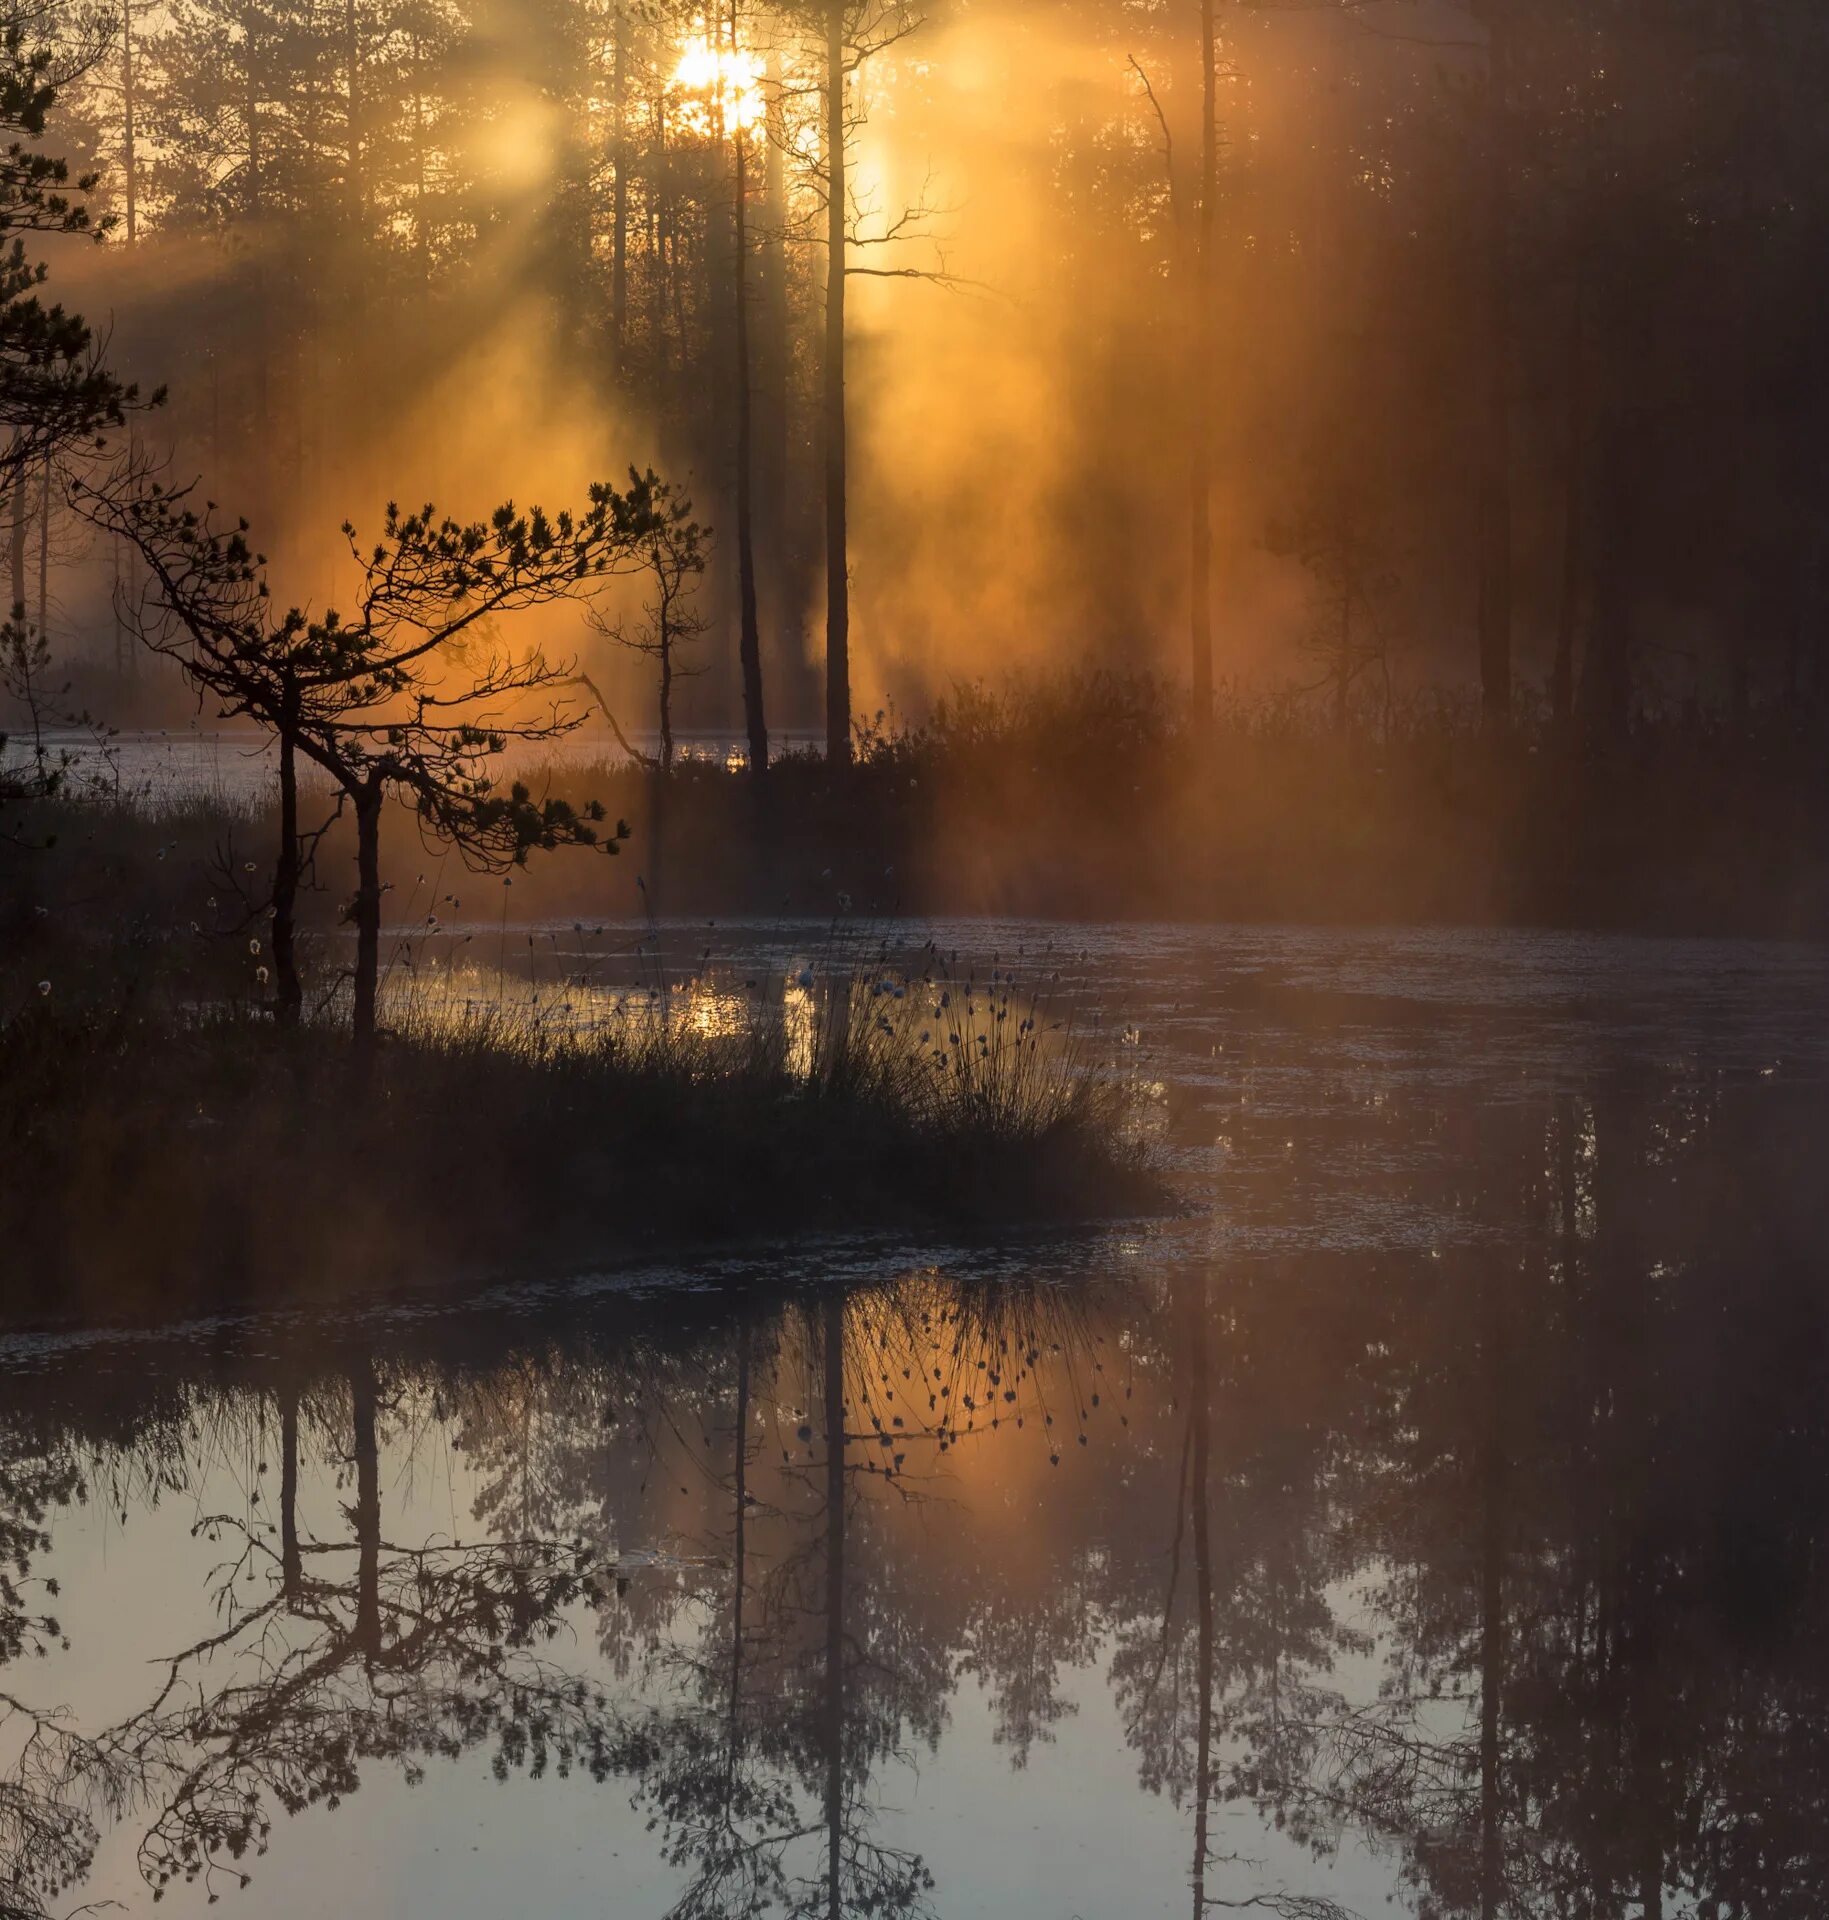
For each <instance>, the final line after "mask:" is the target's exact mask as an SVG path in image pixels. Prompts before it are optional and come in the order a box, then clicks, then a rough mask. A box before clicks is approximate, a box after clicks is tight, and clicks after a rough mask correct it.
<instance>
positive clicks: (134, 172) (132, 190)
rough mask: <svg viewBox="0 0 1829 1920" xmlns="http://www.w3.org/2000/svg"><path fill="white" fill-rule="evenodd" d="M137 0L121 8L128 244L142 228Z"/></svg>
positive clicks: (123, 167)
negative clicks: (135, 39)
mask: <svg viewBox="0 0 1829 1920" xmlns="http://www.w3.org/2000/svg"><path fill="white" fill-rule="evenodd" d="M135 92H136V88H135V83H134V70H133V0H125V4H124V5H123V6H122V8H121V123H122V124H121V190H122V193H123V195H124V197H125V200H126V207H125V209H124V211H125V213H126V216H127V219H126V225H127V244H128V245H129V246H132V244H133V243H134V241H135V240H136V239H137V238H138V237H139V231H140V166H139V151H138V149H139V141H138V139H137V138H136V135H135V132H134V107H135V104H136V101H135Z"/></svg>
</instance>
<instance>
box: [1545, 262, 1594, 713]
mask: <svg viewBox="0 0 1829 1920" xmlns="http://www.w3.org/2000/svg"><path fill="white" fill-rule="evenodd" d="M1587 283H1588V268H1587V258H1586V249H1585V248H1583V249H1582V250H1581V251H1580V252H1578V254H1577V256H1576V261H1575V289H1574V293H1573V296H1572V298H1571V300H1570V304H1569V334H1568V342H1567V346H1566V348H1565V351H1564V355H1563V362H1564V373H1563V379H1564V383H1565V386H1566V388H1567V393H1566V398H1567V402H1568V419H1567V423H1566V425H1565V427H1564V430H1563V450H1562V452H1563V461H1564V467H1563V479H1562V586H1561V593H1560V597H1559V599H1558V602H1557V607H1556V653H1555V658H1554V659H1553V660H1552V662H1551V664H1550V725H1551V728H1552V730H1553V731H1554V733H1555V736H1556V738H1557V739H1558V740H1559V741H1564V742H1566V741H1567V739H1568V738H1569V732H1570V729H1571V727H1572V726H1573V724H1574V718H1575V628H1576V623H1577V620H1578V618H1579V615H1580V608H1581V516H1582V511H1583V508H1584V506H1585V498H1584V489H1583V487H1582V484H1581V476H1582V458H1583V453H1584V449H1585V447H1586V443H1587V436H1586V434H1585V432H1584V431H1583V423H1584V418H1585V410H1586V404H1587V383H1586V381H1585V380H1584V379H1583V378H1582V363H1583V354H1582V342H1583V336H1584V334H1585V332H1586V329H1587Z"/></svg>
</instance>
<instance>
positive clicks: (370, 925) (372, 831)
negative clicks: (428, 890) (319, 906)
mask: <svg viewBox="0 0 1829 1920" xmlns="http://www.w3.org/2000/svg"><path fill="white" fill-rule="evenodd" d="M355 921H356V975H355V992H354V999H353V1004H352V1007H351V1016H350V1018H351V1031H352V1033H353V1035H354V1039H355V1044H356V1053H357V1055H358V1057H359V1058H361V1059H363V1060H366V1059H367V1058H368V1057H369V1056H370V1055H371V1054H372V1053H373V1052H374V1047H375V1033H376V1006H377V1002H378V1001H379V999H380V991H381V793H380V790H379V789H378V788H375V787H367V788H365V789H364V790H363V791H362V792H361V793H359V794H358V795H357V796H356V902H355Z"/></svg>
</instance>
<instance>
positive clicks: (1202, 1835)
mask: <svg viewBox="0 0 1829 1920" xmlns="http://www.w3.org/2000/svg"><path fill="white" fill-rule="evenodd" d="M1188 1302H1189V1321H1190V1324H1189V1326H1188V1329H1187V1340H1188V1374H1189V1378H1188V1410H1189V1412H1188V1417H1189V1418H1190V1420H1191V1421H1192V1422H1193V1429H1194V1431H1193V1446H1192V1449H1191V1459H1190V1469H1191V1481H1190V1487H1189V1499H1190V1500H1191V1502H1192V1504H1193V1521H1194V1602H1195V1605H1196V1606H1197V1607H1198V1609H1199V1618H1198V1619H1197V1620H1196V1622H1195V1662H1194V1671H1195V1684H1196V1685H1197V1686H1198V1687H1199V1689H1200V1700H1199V1703H1198V1706H1197V1709H1196V1717H1195V1740H1196V1749H1195V1765H1194V1912H1193V1920H1202V1915H1203V1913H1204V1911H1205V1908H1206V1892H1207V1853H1208V1848H1209V1845H1210V1842H1209V1838H1208V1835H1209V1822H1210V1820H1211V1818H1212V1801H1213V1546H1212V1538H1211V1516H1210V1514H1209V1512H1208V1487H1209V1483H1210V1479H1211V1469H1210V1456H1211V1449H1212V1418H1213V1415H1212V1405H1211V1386H1210V1382H1209V1378H1208V1370H1207V1336H1208V1325H1207V1322H1208V1311H1207V1309H1208V1280H1207V1276H1206V1274H1204V1273H1203V1274H1202V1275H1201V1277H1200V1284H1199V1286H1198V1288H1195V1287H1193V1286H1190V1287H1189V1290H1188Z"/></svg>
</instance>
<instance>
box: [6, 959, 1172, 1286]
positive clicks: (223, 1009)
mask: <svg viewBox="0 0 1829 1920" xmlns="http://www.w3.org/2000/svg"><path fill="white" fill-rule="evenodd" d="M45 984H46V986H47V987H48V985H49V983H48V982H47V983H45ZM28 1000H29V1004H26V1005H24V1006H23V1007H19V1008H17V1010H15V1011H12V1017H11V1018H9V1019H8V1020H7V1021H6V1023H5V1025H4V1027H3V1028H0V1155H3V1156H4V1164H5V1166H6V1169H7V1178H6V1180H5V1182H4V1186H3V1187H0V1234H3V1235H4V1237H5V1241H6V1244H7V1246H8V1248H9V1261H10V1265H11V1270H12V1273H13V1275H14V1276H15V1279H14V1282H13V1283H12V1285H11V1286H10V1287H9V1297H8V1310H9V1311H10V1312H11V1313H12V1314H14V1315H15V1316H20V1315H24V1316H28V1317H30V1316H35V1315H43V1314H47V1313H51V1314H62V1313H65V1312H70V1311H75V1312H79V1313H83V1314H86V1315H88V1316H90V1317H98V1316H104V1315H114V1316H118V1315H126V1316H129V1317H137V1316H142V1315H163V1314H170V1313H173V1312H185V1311H195V1310H200V1309H213V1308H224V1307H233V1306H238V1305H244V1304H245V1305H253V1304H262V1305H270V1304H273V1303H275V1302H281V1301H287V1300H294V1301H297V1300H320V1301H321V1300H330V1299H338V1298H367V1297H372V1296H373V1295H374V1294H376V1293H377V1292H380V1291H383V1290H386V1289H390V1288H398V1287H421V1288H423V1287H426V1286H440V1287H447V1288H448V1287H451V1286H454V1285H455V1286H461V1285H463V1284H465V1283H470V1284H474V1283H476V1282H477V1281H479V1280H480V1279H482V1278H484V1277H485V1276H490V1275H499V1274H501V1273H503V1272H505V1271H514V1270H519V1269H524V1268H527V1267H529V1266H531V1265H533V1264H534V1263H538V1264H539V1265H540V1267H541V1270H543V1271H547V1272H550V1271H551V1270H552V1265H553V1263H554V1262H562V1263H569V1264H571V1265H573V1266H577V1265H580V1264H584V1265H591V1266H596V1265H604V1266H613V1265H616V1264H619V1263H622V1262H626V1261H629V1260H632V1259H636V1258H640V1257H643V1256H645V1255H652V1254H655V1253H659V1252H669V1251H674V1250H684V1249H689V1248H691V1247H694V1246H698V1245H702V1244H708V1243H716V1242H720V1241H727V1240H729V1239H731V1238H732V1237H734V1236H739V1235H741V1236H744V1237H747V1238H749V1239H751V1240H752V1241H756V1242H766V1241H769V1240H771V1239H779V1238H780V1237H783V1236H788V1235H792V1234H797V1233H802V1232H807V1231H826V1230H840V1231H871V1232H874V1231H910V1230H912V1231H923V1232H931V1231H936V1230H937V1231H946V1232H971V1231H977V1230H982V1229H985V1228H988V1227H992V1226H997V1225H1006V1224H1011V1223H1042V1222H1058V1221H1063V1220H1071V1219H1085V1218H1088V1217H1092V1216H1099V1215H1113V1214H1124V1213H1131V1212H1142V1211H1152V1210H1159V1209H1160V1208H1161V1207H1162V1206H1163V1205H1164V1204H1165V1193H1164V1189H1163V1187H1162V1186H1161V1184H1160V1183H1159V1181H1158V1180H1157V1179H1156V1177H1155V1176H1154V1175H1153V1173H1152V1172H1151V1170H1150V1168H1149V1166H1148V1165H1147V1164H1146V1160H1145V1157H1144V1153H1143V1150H1142V1149H1141V1147H1140V1146H1138V1145H1137V1144H1136V1143H1135V1136H1134V1132H1133V1130H1132V1129H1130V1128H1129V1126H1128V1124H1127V1116H1126V1112H1125V1107H1126V1102H1127V1098H1128V1096H1127V1094H1126V1091H1125V1089H1124V1088H1123V1086H1122V1085H1121V1084H1120V1083H1119V1082H1118V1081H1116V1080H1115V1079H1113V1078H1112V1077H1110V1076H1108V1075H1105V1074H1102V1073H1098V1072H1095V1071H1092V1070H1091V1067H1090V1064H1089V1062H1088V1060H1087V1059H1086V1057H1085V1056H1084V1054H1083V1053H1082V1051H1081V1049H1080V1047H1079V1045H1078V1043H1077V1041H1076V1038H1075V1036H1074V1034H1073V1033H1072V1031H1071V1030H1070V1029H1069V1027H1068V1025H1067V1024H1066V1023H1065V1022H1064V1021H1060V1022H1054V1021H1050V1020H1048V1019H1047V1017H1046V1015H1045V1011H1044V1009H1043V1008H1042V1006H1041V1004H1040V1003H1039V1002H1037V1001H1035V1000H1032V999H1027V998H1024V997H1023V995H1022V994H1021V993H1020V992H1019V990H1018V987H1017V984H1016V982H1015V981H1014V979H1013V978H1012V977H1008V976H1004V975H1002V974H998V975H996V976H995V977H993V978H992V979H991V980H989V981H984V980H979V981H970V980H961V981H949V980H947V979H946V978H945V977H944V973H943V970H941V969H938V968H929V969H927V970H925V972H923V971H919V970H916V971H907V972H904V971H899V970H898V971H894V972H892V971H890V970H889V969H887V968H886V967H882V966H877V967H874V968H871V969H868V970H863V971H860V970H858V969H856V968H855V967H851V966H846V967H844V968H834V969H833V970H832V971H830V972H822V973H821V974H820V975H819V976H818V977H815V975H814V973H813V972H812V970H811V969H807V970H805V971H803V972H801V973H799V974H797V975H796V976H795V977H793V978H791V979H790V980H788V981H787V982H786V983H785V986H784V985H783V984H782V983H781V982H779V981H776V982H773V983H771V985H770V987H769V988H768V989H767V990H766V991H765V990H763V989H762V988H761V987H760V986H758V987H756V988H755V989H754V990H752V991H751V992H750V993H749V994H748V995H747V996H744V995H742V994H740V993H736V992H728V993H726V992H718V993H703V992H694V991H685V992H680V991H668V990H664V989H655V990H652V991H646V992H635V993H632V994H628V995H625V996H623V997H622V998H621V999H620V1000H615V999H611V998H610V997H608V996H599V997H596V998H594V999H590V1000H585V999H582V998H581V999H579V1000H575V1001H561V1002H552V1003H549V1004H547V1005H544V1006H541V1005H535V1004H532V1003H522V1004H519V1005H511V1006H506V1007H497V1006H493V1005H490V1006H479V1005H476V1004H474V1003H472V1004H470V1005H467V1006H466V1005H465V1004H464V1003H463V1002H462V1000H461V999H458V998H456V997H455V996H451V995H442V996H439V995H431V994H411V995H407V996H404V997H403V998H402V1000H401V1002H400V1004H399V1005H398V1006H397V1007H395V1008H393V1009H392V1010H391V1019H390V1026H389V1029H388V1031H387V1033H386V1036H385V1043H384V1044H383V1046H382V1047H381V1048H380V1049H379V1051H378V1053H377V1054H376V1056H375V1057H374V1058H373V1059H372V1060H369V1061H364V1060H363V1058H362V1057H361V1056H360V1055H359V1054H355V1053H352V1050H351V1048H350V1046H349V1042H348V1037H347V1030H346V1028H345V1027H343V1025H342V1024H341V1023H340V1022H333V1021H332V1020H330V1019H328V1018H324V1019H316V1020H313V1019H307V1020H306V1021H304V1022H303V1023H302V1024H301V1025H299V1026H298V1027H297V1028H295V1029H292V1030H290V1031H285V1030H276V1029H275V1028H274V1027H273V1025H272V1023H271V1022H270V1021H269V1020H268V1019H267V1018H265V1017H264V1016H263V1015H260V1014H258V1013H255V1012H250V1011H249V1010H248V1009H246V1008H245V1007H241V1008H238V1007H233V1006H218V1007H216V1008H214V1009H213V1010H211V1011H209V1012H205V1013H195V1012H193V1013H191V1014H189V1015H186V1014H184V1013H183V1012H182V1011H181V1010H179V1009H177V1008H176V1007H173V1006H171V1005H167V1006H165V1008H164V1009H163V1010H162V1011H155V1010H154V1009H153V1008H152V1007H151V1006H146V1007H143V1008H142V1009H141V1010H139V1011H134V1010H127V1011H116V1012H113V1013H104V1012H101V1011H97V1010H93V1009H89V1010H82V1011H73V1010H71V1009H68V1008H65V1007H60V1005H59V1003H58V1000H57V997H56V996H55V995H54V994H53V993H51V992H49V991H46V992H44V993H42V994H40V993H37V992H36V991H33V992H31V993H29V994H28Z"/></svg>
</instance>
